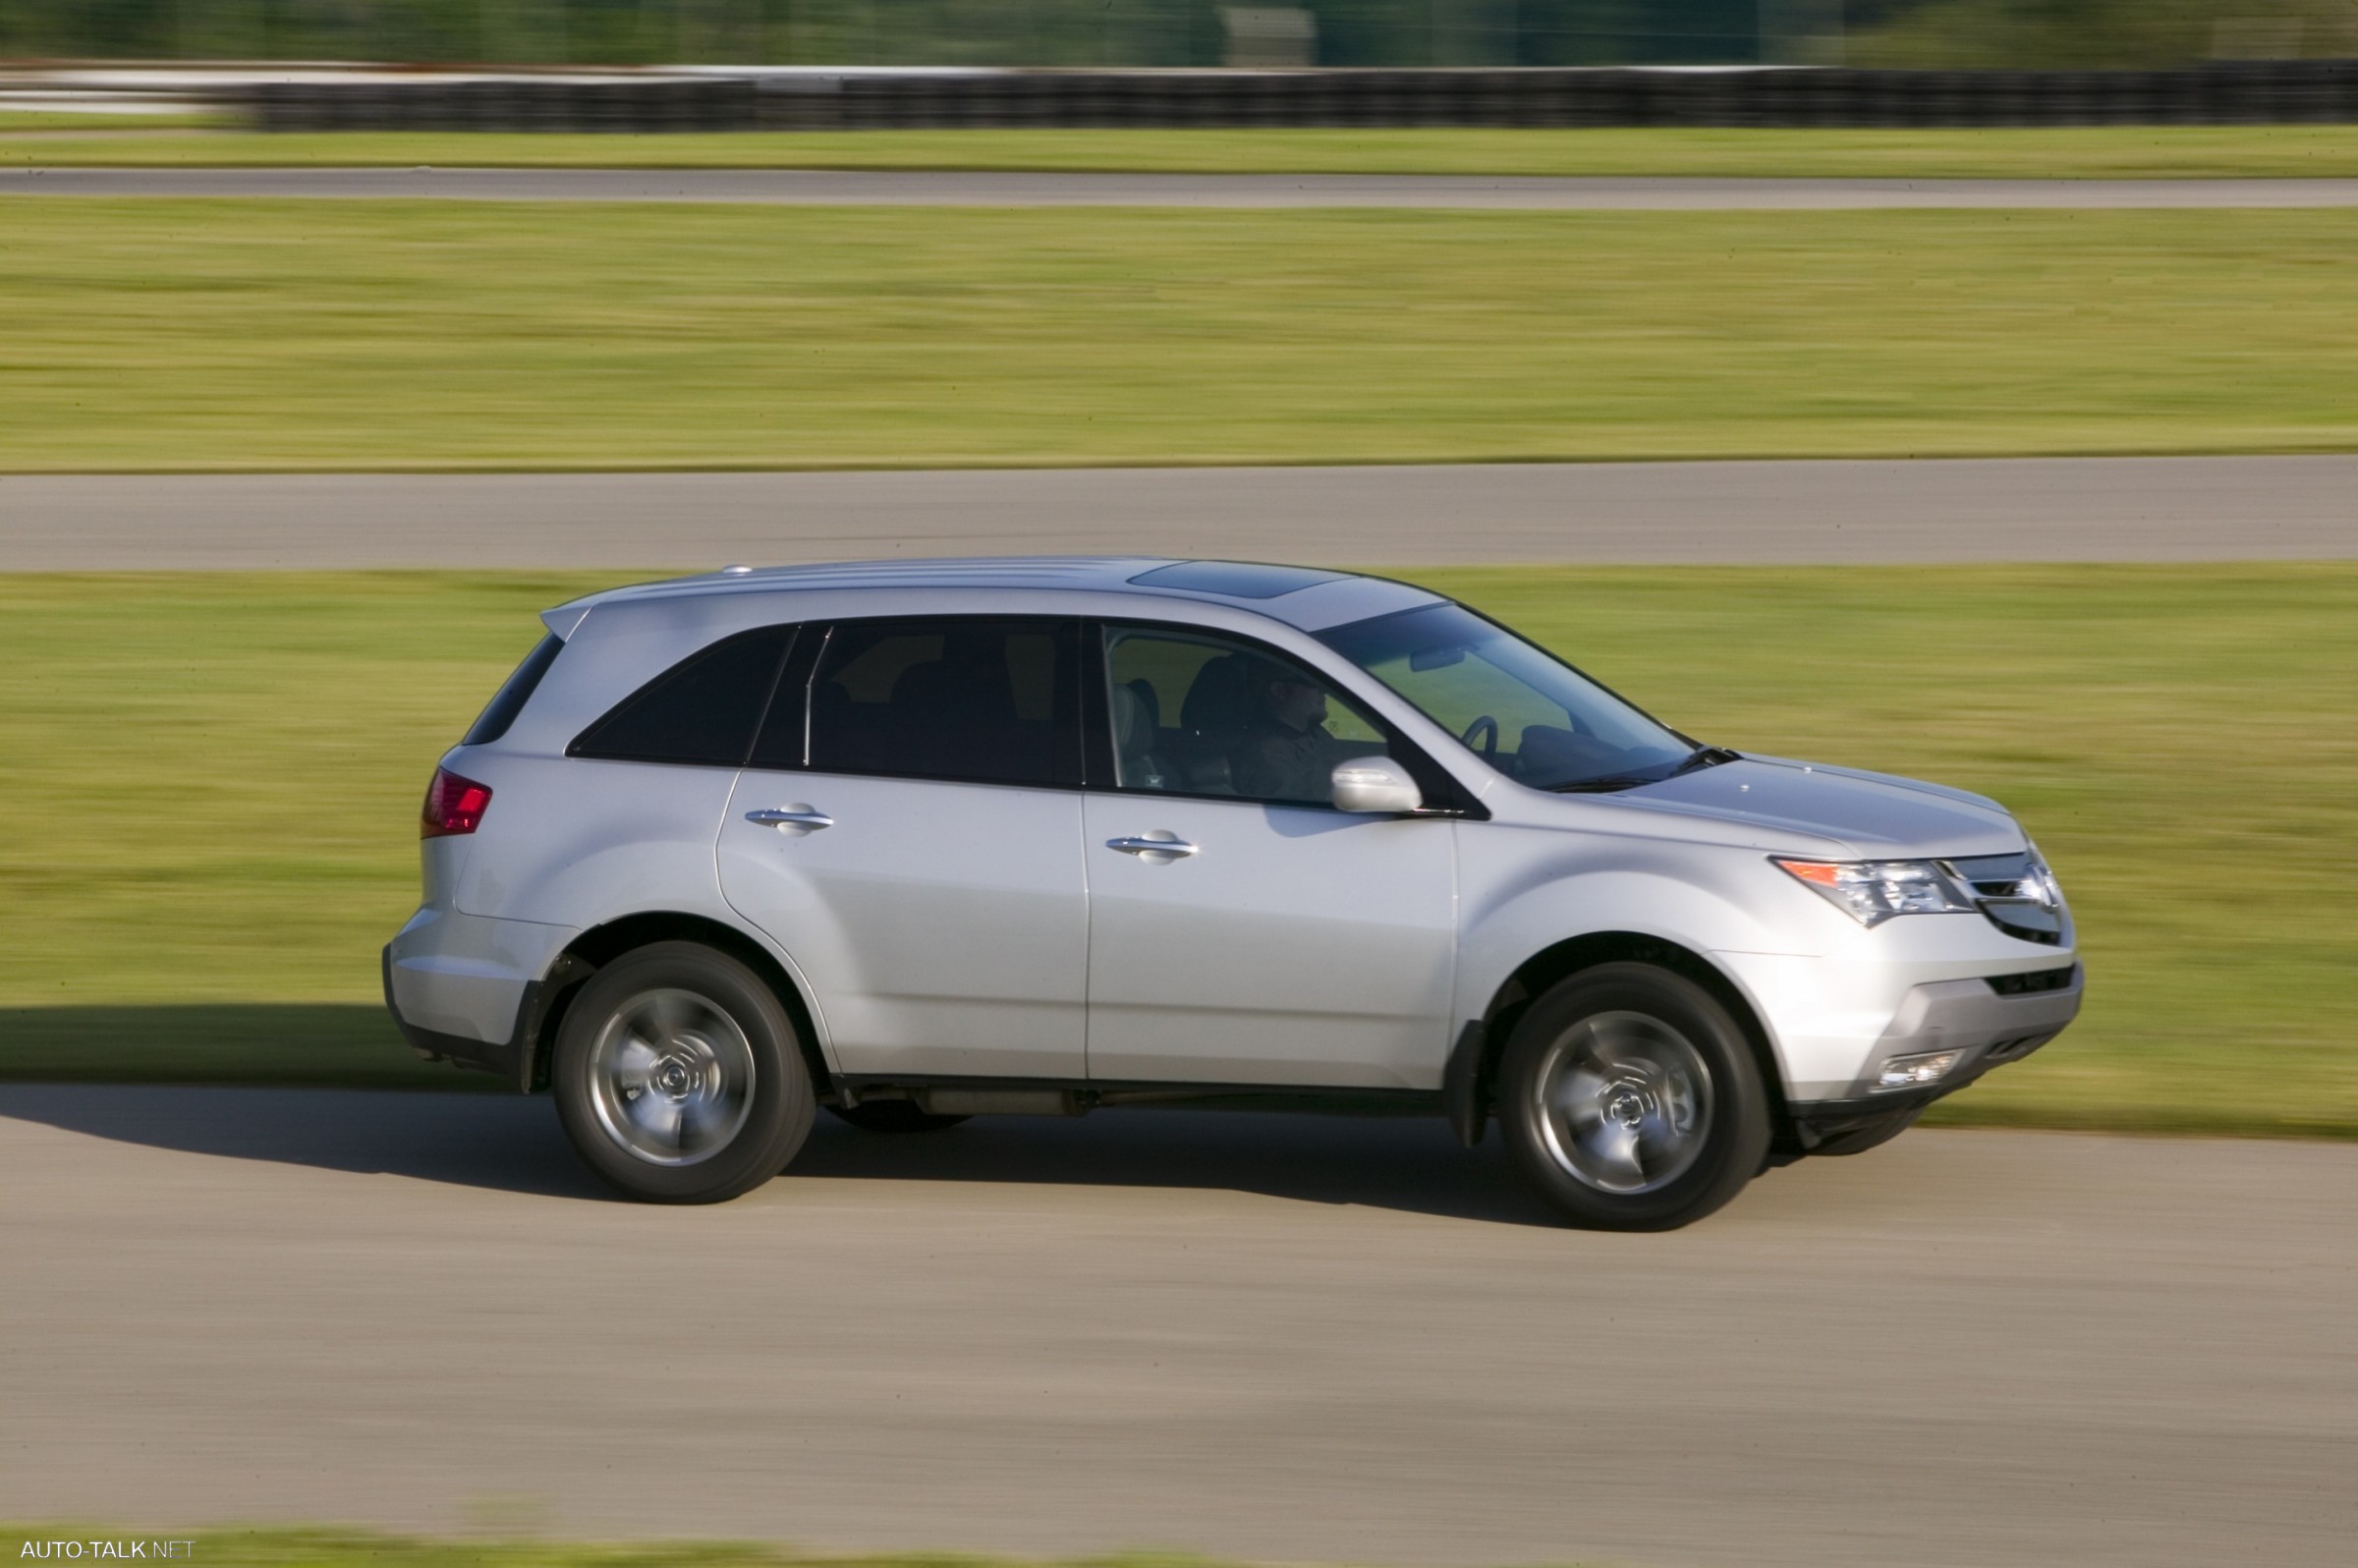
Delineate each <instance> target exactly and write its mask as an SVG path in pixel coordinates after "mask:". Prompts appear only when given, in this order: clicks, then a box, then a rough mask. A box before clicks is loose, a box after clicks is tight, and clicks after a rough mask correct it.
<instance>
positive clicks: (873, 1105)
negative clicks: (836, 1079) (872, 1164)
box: [827, 1099, 966, 1133]
mask: <svg viewBox="0 0 2358 1568" xmlns="http://www.w3.org/2000/svg"><path fill="white" fill-rule="evenodd" d="M827 1109H828V1110H829V1111H830V1112H831V1113H833V1114H834V1115H835V1116H836V1117H837V1118H839V1119H840V1120H843V1121H847V1122H850V1123H851V1124H852V1125H853V1126H854V1127H857V1128H859V1129H860V1130H861V1131H862V1132H864V1133H938V1132H940V1131H941V1130H942V1129H944V1128H946V1127H955V1126H957V1125H958V1124H959V1123H960V1122H962V1121H965V1120H966V1118H965V1117H963V1116H936V1115H934V1114H933V1113H932V1112H930V1111H922V1110H919V1109H918V1108H917V1102H916V1101H915V1100H910V1099H871V1100H869V1101H867V1102H866V1103H865V1104H860V1105H829V1106H828V1107H827Z"/></svg>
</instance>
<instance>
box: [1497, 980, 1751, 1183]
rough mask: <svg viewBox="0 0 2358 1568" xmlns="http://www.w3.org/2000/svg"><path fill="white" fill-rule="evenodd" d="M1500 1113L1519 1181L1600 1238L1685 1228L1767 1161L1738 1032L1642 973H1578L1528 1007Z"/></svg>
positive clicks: (1713, 1010)
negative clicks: (1597, 1232)
mask: <svg viewBox="0 0 2358 1568" xmlns="http://www.w3.org/2000/svg"><path fill="white" fill-rule="evenodd" d="M1496 1100H1497V1107H1498V1121H1499V1127H1500V1130H1501V1131H1502V1132H1503V1133H1504V1134H1505V1135H1506V1146H1507V1149H1508V1152H1509V1153H1510V1154H1511V1155H1512V1156H1513V1159H1514V1162H1515V1166H1516V1168H1517V1169H1518V1170H1519V1171H1520V1172H1521V1173H1522V1175H1523V1177H1524V1179H1525V1180H1526V1181H1528V1182H1530V1184H1531V1185H1532V1187H1533V1188H1534V1189H1535V1190H1536V1191H1538V1192H1539V1194H1540V1195H1541V1196H1542V1197H1544V1198H1545V1199H1546V1200H1547V1202H1548V1203H1549V1204H1552V1205H1554V1207H1555V1208H1556V1210H1557V1211H1558V1212H1559V1213H1561V1214H1562V1215H1563V1216H1564V1217H1565V1218H1567V1219H1569V1220H1571V1221H1572V1222H1573V1223H1575V1224H1578V1225H1585V1226H1589V1227H1592V1228H1595V1229H1600V1230H1673V1229H1676V1228H1677V1227H1678V1226H1681V1225H1686V1224H1691V1223H1692V1222H1694V1221H1695V1220H1698V1219H1701V1218H1702V1217H1703V1216H1704V1215H1706V1214H1709V1213H1711V1212H1712V1210H1713V1209H1715V1208H1717V1207H1719V1206H1720V1205H1721V1204H1725V1203H1726V1202H1727V1201H1728V1200H1729V1199H1731V1198H1733V1197H1735V1196H1736V1194H1738V1193H1740V1192H1742V1191H1743V1190H1744V1185H1745V1183H1747V1182H1749V1181H1751V1180H1752V1178H1753V1175H1754V1174H1755V1173H1756V1172H1758V1171H1759V1170H1760V1169H1761V1163H1762V1160H1763V1159H1764V1158H1765V1157H1766V1156H1767V1154H1768V1134H1769V1130H1768V1093H1767V1092H1766V1090H1765V1089H1764V1088H1763V1087H1762V1084H1761V1072H1760V1067H1759V1064H1758V1063H1757V1062H1755V1060H1754V1059H1753V1054H1752V1047H1751V1045H1750V1044H1749V1042H1747V1040H1746V1039H1745V1037H1744V1033H1743V1031H1742V1029H1740V1028H1739V1027H1738V1026H1737V1024H1736V1021H1735V1020H1734V1019H1733V1018H1731V1017H1729V1016H1728V1013H1727V1009H1725V1008H1724V1007H1722V1006H1720V1005H1719V1003H1718V1002H1717V1001H1716V1000H1715V999H1714V998H1713V997H1712V994H1711V992H1709V991H1707V990H1705V989H1704V988H1703V987H1702V986H1700V985H1698V984H1696V983H1695V982H1694V981H1692V980H1686V979H1684V978H1683V977H1681V976H1678V975H1674V974H1671V973H1670V972H1669V971H1667V970H1663V969H1656V967H1654V966H1653V965H1651V964H1631V963H1622V964H1602V965H1600V966H1598V967H1597V968H1595V969H1590V970H1583V971H1582V972H1581V973H1579V974H1577V975H1574V976H1572V977H1570V978H1569V979H1567V980H1562V981H1559V982H1558V983H1557V984H1556V985H1555V986H1554V987H1553V988H1552V989H1550V990H1548V991H1547V992H1546V993H1545V994H1544V995H1542V996H1541V997H1540V998H1539V1000H1538V1001H1536V1002H1534V1003H1532V1005H1531V1007H1530V1009H1529V1010H1528V1011H1527V1012H1525V1013H1524V1015H1523V1017H1522V1019H1521V1020H1520V1021H1519V1022H1518V1023H1517V1024H1516V1025H1515V1030H1514V1034H1513V1035H1512V1036H1509V1037H1508V1040H1507V1044H1506V1053H1505V1056H1504V1059H1503V1060H1502V1061H1501V1062H1500V1064H1499V1072H1498V1081H1497V1095H1496ZM1551 1106H1552V1109H1551V1108H1550V1107H1551Z"/></svg>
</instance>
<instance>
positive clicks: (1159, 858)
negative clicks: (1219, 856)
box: [1105, 828, 1197, 866]
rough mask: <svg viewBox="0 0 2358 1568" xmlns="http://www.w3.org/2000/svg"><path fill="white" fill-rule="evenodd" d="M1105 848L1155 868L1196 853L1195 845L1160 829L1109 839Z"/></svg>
mask: <svg viewBox="0 0 2358 1568" xmlns="http://www.w3.org/2000/svg"><path fill="white" fill-rule="evenodd" d="M1105 847H1106V848H1107V849H1110V850H1120V851H1121V852H1122V853H1123V854H1124V855H1135V856H1137V857H1138V858H1139V859H1140V860H1142V861H1147V862H1150V863H1151V864H1153V865H1156V866H1162V865H1167V864H1168V863H1170V862H1172V861H1177V860H1185V859H1186V858H1187V857H1188V856H1190V855H1193V854H1196V853H1197V850H1196V846H1195V845H1193V844H1190V843H1189V842H1188V841H1187V840H1186V839H1183V838H1181V837H1180V836H1179V835H1178V834H1176V833H1166V832H1164V831H1162V830H1161V829H1160V828H1156V829H1155V830H1154V831H1153V832H1151V833H1142V834H1140V835H1139V836H1138V837H1136V838H1109V839H1107V840H1106V841H1105Z"/></svg>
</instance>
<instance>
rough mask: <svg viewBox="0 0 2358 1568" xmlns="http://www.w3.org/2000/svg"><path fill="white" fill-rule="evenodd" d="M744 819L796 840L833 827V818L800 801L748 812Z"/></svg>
mask: <svg viewBox="0 0 2358 1568" xmlns="http://www.w3.org/2000/svg"><path fill="white" fill-rule="evenodd" d="M745 819H746V820H747V821H749V822H758V823H759V824H760V825H761V826H763V827H774V828H776V829H777V830H778V831H779V832H781V833H788V834H792V835H793V836H795V837H797V838H799V837H801V836H802V835H803V834H805V833H815V832H817V831H818V830H819V829H820V828H822V827H833V826H834V825H835V818H833V817H832V816H829V815H828V814H827V813H826V812H821V811H817V810H815V809H814V808H812V807H809V806H805V805H804V804H803V803H802V802H801V801H796V802H794V803H793V804H792V805H789V806H769V807H763V808H762V809H761V810H760V811H758V812H746V813H745Z"/></svg>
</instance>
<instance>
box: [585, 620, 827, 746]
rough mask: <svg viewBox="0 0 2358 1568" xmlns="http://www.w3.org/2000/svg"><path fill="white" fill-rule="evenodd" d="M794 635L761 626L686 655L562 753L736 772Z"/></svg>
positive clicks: (780, 628) (789, 629) (790, 630)
mask: <svg viewBox="0 0 2358 1568" xmlns="http://www.w3.org/2000/svg"><path fill="white" fill-rule="evenodd" d="M794 634H795V628H793V627H791V626H770V627H763V628H761V629H760V630H758V631H754V632H745V633H740V634H739V635H738V636H735V637H731V638H724V639H723V640H722V641H720V642H718V643H715V644H712V645H711V646H710V647H707V648H702V649H701V650H699V651H698V652H695V653H692V654H690V655H689V656H688V657H687V658H685V659H683V660H681V661H680V662H679V663H677V664H675V665H673V666H672V667H671V668H670V669H668V670H666V671H664V672H663V673H662V674H661V675H658V676H656V677H655V678H654V679H653V680H651V681H649V682H647V683H646V685H645V686H643V687H641V688H640V689H639V690H638V691H636V692H633V693H632V694H631V695H630V696H629V697H626V698H624V699H623V700H621V701H620V702H618V703H616V704H615V706H614V707H613V708H612V709H611V710H610V711H608V712H607V714H606V715H605V716H604V717H603V718H601V719H599V720H598V721H597V722H596V723H594V724H592V725H590V726H589V728H588V729H586V730H584V731H583V732H582V733H581V734H580V736H578V737H577V738H576V739H575V740H574V743H573V744H572V745H571V746H570V747H567V748H566V755H567V756H589V757H599V758H604V759H606V760H610V761H619V762H687V763H694V764H699V765H702V766H705V767H743V766H744V765H745V759H746V756H747V754H748V753H750V752H751V751H752V750H753V748H754V732H755V730H756V729H758V727H759V725H760V723H761V715H762V713H763V712H764V711H765V710H766V709H767V708H768V706H769V699H770V693H771V692H772V691H774V690H775V689H776V687H777V683H778V670H779V667H780V666H781V665H783V664H784V663H785V662H786V653H787V650H788V649H789V648H790V647H792V646H793V644H794Z"/></svg>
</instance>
